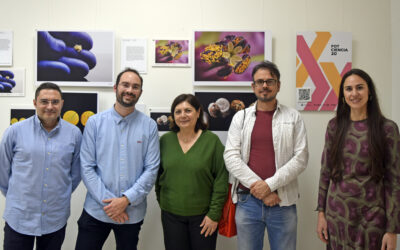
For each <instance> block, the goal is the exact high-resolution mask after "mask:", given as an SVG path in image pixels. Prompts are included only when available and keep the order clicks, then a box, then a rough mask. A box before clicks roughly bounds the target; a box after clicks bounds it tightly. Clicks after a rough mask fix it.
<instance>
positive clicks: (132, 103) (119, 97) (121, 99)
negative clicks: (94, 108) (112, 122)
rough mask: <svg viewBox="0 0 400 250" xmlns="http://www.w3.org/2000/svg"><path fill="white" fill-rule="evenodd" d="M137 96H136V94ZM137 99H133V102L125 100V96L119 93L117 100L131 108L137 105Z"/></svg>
mask: <svg viewBox="0 0 400 250" xmlns="http://www.w3.org/2000/svg"><path fill="white" fill-rule="evenodd" d="M134 97H135V98H136V96H134ZM137 101H138V100H137V99H134V100H132V102H124V98H123V96H122V95H118V93H117V102H118V103H119V104H121V105H122V106H124V107H125V108H130V107H133V106H135V104H136V103H137Z"/></svg>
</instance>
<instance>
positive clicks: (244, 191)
mask: <svg viewBox="0 0 400 250" xmlns="http://www.w3.org/2000/svg"><path fill="white" fill-rule="evenodd" d="M236 193H237V194H250V190H249V189H247V190H243V189H240V188H238V189H237V191H236Z"/></svg>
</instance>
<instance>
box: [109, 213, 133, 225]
mask: <svg viewBox="0 0 400 250" xmlns="http://www.w3.org/2000/svg"><path fill="white" fill-rule="evenodd" d="M111 219H112V220H113V221H115V222H117V223H124V222H125V221H128V220H129V216H128V214H127V213H126V212H122V213H121V214H118V215H115V216H113V217H111Z"/></svg>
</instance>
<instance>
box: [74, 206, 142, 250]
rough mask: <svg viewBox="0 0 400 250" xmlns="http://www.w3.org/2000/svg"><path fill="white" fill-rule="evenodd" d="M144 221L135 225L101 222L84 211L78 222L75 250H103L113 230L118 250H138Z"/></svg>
mask: <svg viewBox="0 0 400 250" xmlns="http://www.w3.org/2000/svg"><path fill="white" fill-rule="evenodd" d="M142 224H143V221H141V222H139V223H135V224H114V223H106V222H102V221H99V220H97V219H95V218H93V217H92V216H90V215H89V214H88V213H86V211H85V210H83V212H82V215H81V217H80V218H79V220H78V227H79V229H78V239H77V240H76V246H75V250H88V249H90V250H101V249H102V247H103V245H104V242H105V241H106V240H107V237H108V235H109V234H110V232H111V230H113V231H114V235H115V242H116V244H117V250H136V249H137V244H138V241H139V231H140V228H141V226H142Z"/></svg>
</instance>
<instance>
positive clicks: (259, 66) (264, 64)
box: [251, 61, 281, 82]
mask: <svg viewBox="0 0 400 250" xmlns="http://www.w3.org/2000/svg"><path fill="white" fill-rule="evenodd" d="M260 69H267V70H269V72H270V73H271V75H272V76H274V77H276V78H277V79H278V82H279V81H280V79H281V73H279V69H278V67H277V66H276V65H275V63H273V62H270V61H263V62H261V63H259V64H257V65H256V66H255V67H254V68H253V72H252V73H251V78H252V79H253V82H254V75H255V74H256V73H257V71H258V70H260Z"/></svg>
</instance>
